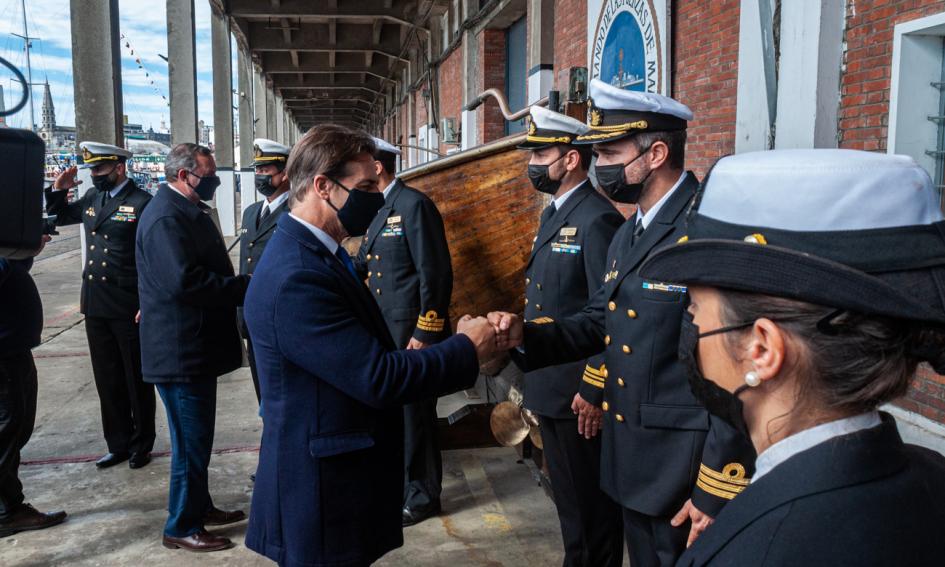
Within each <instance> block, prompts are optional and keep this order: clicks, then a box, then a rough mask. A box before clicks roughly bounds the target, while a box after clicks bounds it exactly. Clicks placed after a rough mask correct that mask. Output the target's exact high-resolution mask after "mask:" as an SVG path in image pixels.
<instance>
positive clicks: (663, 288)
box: [643, 282, 688, 293]
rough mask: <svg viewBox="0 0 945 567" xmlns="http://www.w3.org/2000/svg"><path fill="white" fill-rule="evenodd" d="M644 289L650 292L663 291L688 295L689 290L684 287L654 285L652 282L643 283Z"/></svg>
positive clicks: (662, 284)
mask: <svg viewBox="0 0 945 567" xmlns="http://www.w3.org/2000/svg"><path fill="white" fill-rule="evenodd" d="M643 289H648V290H650V291H663V292H666V293H686V291H687V290H688V288H687V287H686V286H684V285H674V284H664V283H652V282H643Z"/></svg>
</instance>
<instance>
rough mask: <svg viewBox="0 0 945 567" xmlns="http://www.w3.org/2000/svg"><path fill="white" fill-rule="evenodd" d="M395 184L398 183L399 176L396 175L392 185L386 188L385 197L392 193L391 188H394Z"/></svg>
mask: <svg viewBox="0 0 945 567" xmlns="http://www.w3.org/2000/svg"><path fill="white" fill-rule="evenodd" d="M394 185H397V178H396V177H395V178H394V180H393V181H391V182H390V185H388V186H387V187H385V188H384V191H383V193H384V198H385V199H387V196H388V195H390V191H391V189H393V188H394Z"/></svg>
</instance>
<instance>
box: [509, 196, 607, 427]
mask: <svg viewBox="0 0 945 567" xmlns="http://www.w3.org/2000/svg"><path fill="white" fill-rule="evenodd" d="M623 221H624V218H623V216H622V215H621V214H620V213H619V212H618V211H617V209H616V208H614V206H613V205H612V204H611V203H610V201H608V200H607V199H605V198H604V196H603V195H601V194H600V193H598V192H597V191H596V190H595V189H594V186H593V185H591V183H590V182H589V181H586V180H585V181H584V182H582V183H581V184H580V185H578V187H577V188H576V189H575V190H574V193H571V195H570V196H569V197H568V199H567V200H566V201H565V202H564V204H563V205H562V206H561V209H560V210H557V211H555V213H554V215H553V216H551V218H549V219H548V221H547V222H545V223H544V224H543V225H542V226H541V227H539V229H538V235H537V236H536V237H535V244H534V245H533V246H532V253H531V255H530V256H529V258H528V265H527V266H526V267H525V319H526V320H538V319H542V318H549V319H560V318H563V317H566V316H568V315H574V314H575V313H578V312H580V311H581V309H583V308H584V306H585V305H586V304H587V301H588V300H589V299H590V297H591V296H592V295H593V294H594V292H595V291H597V288H599V287H600V286H601V285H602V283H603V278H604V263H605V262H606V260H607V248H608V246H610V241H611V240H613V237H614V233H616V232H617V229H618V228H620V225H621V224H623ZM597 358H600V357H595V360H594V361H591V362H590V363H589V364H590V365H591V366H593V368H599V367H600V365H601V363H602V361H598V360H596V359H597ZM583 373H584V361H576V362H569V363H566V364H560V365H558V366H549V367H547V368H541V369H539V370H535V371H533V372H527V373H526V374H525V404H524V405H525V407H526V408H528V409H530V410H532V411H533V412H535V413H537V414H539V415H543V416H546V417H551V418H555V419H573V418H574V417H575V416H574V412H572V411H571V402H572V401H573V400H574V394H576V393H577V392H578V390H579V389H580V390H581V394H582V397H585V396H587V397H591V399H593V398H594V397H598V394H597V392H595V391H594V390H598V388H596V387H595V386H593V385H591V384H590V383H589V382H585V381H583V380H582V379H581V377H582V375H583Z"/></svg>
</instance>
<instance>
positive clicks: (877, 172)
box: [640, 149, 945, 325]
mask: <svg viewBox="0 0 945 567" xmlns="http://www.w3.org/2000/svg"><path fill="white" fill-rule="evenodd" d="M640 274H641V276H643V277H644V278H647V279H651V280H657V281H664V282H673V283H677V284H687V285H703V286H709V287H717V288H726V289H734V290H738V291H745V292H754V293H761V294H767V295H773V296H778V297H785V298H790V299H796V300H800V301H805V302H809V303H815V304H819V305H824V306H828V307H834V308H837V309H841V310H846V311H852V312H857V313H861V314H867V315H884V316H888V317H894V318H898V319H904V320H913V321H923V322H927V323H932V324H937V325H943V324H945V221H943V217H942V212H941V210H940V208H939V203H938V199H937V198H936V195H935V191H934V190H933V186H932V181H931V179H930V178H929V176H928V174H927V173H926V172H925V170H923V169H922V168H920V167H919V166H918V165H917V164H916V163H915V161H913V160H912V158H910V157H906V156H898V155H887V154H878V153H872V152H862V151H856V150H826V149H824V150H773V151H767V152H752V153H745V154H739V155H734V156H729V157H725V158H722V159H721V160H719V161H718V162H717V163H716V165H715V167H714V168H713V169H712V171H710V173H709V175H708V176H707V177H706V180H705V181H703V185H702V187H701V188H700V192H699V194H698V196H697V197H696V202H695V204H694V205H693V209H692V210H691V211H690V214H689V223H688V226H687V236H686V237H684V238H683V239H681V241H680V242H679V243H676V244H673V245H670V246H668V247H666V248H663V249H662V250H660V251H658V252H657V253H656V254H654V255H653V256H652V257H650V258H649V259H648V260H647V261H646V262H645V263H644V265H643V266H642V267H641V268H640Z"/></svg>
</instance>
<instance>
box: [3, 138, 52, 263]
mask: <svg viewBox="0 0 945 567" xmlns="http://www.w3.org/2000/svg"><path fill="white" fill-rule="evenodd" d="M45 153H46V146H45V144H43V141H42V140H41V139H40V137H39V136H37V135H36V134H34V133H33V132H30V131H29V130H20V129H16V128H0V171H2V172H3V181H2V182H0V258H10V259H14V260H18V259H22V258H28V257H30V256H31V255H32V254H33V253H34V252H35V251H36V250H37V249H38V248H39V246H40V244H41V243H42V237H43V234H55V225H54V224H53V222H54V221H55V219H54V218H53V219H52V220H49V219H44V218H43V172H44V163H45Z"/></svg>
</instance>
